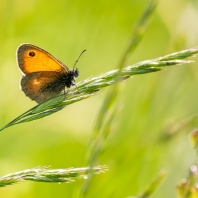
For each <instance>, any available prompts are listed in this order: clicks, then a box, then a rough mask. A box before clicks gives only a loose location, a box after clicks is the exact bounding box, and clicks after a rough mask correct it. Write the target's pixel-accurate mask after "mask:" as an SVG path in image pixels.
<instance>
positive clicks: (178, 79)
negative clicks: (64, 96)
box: [0, 0, 198, 198]
mask: <svg viewBox="0 0 198 198" xmlns="http://www.w3.org/2000/svg"><path fill="white" fill-rule="evenodd" d="M147 2H148V1H147V0H122V1H113V0H109V1H106V0H100V1H91V0H84V1H78V0H58V1H52V0H42V1H39V0H28V1H26V0H9V1H7V0H0V27H1V31H0V43H1V47H0V125H1V126H3V125H5V124H6V123H8V122H9V121H11V120H12V119H14V118H15V117H17V116H18V115H20V114H22V113H23V112H25V111H26V110H28V109H30V108H32V107H33V106H35V105H36V103H35V102H33V101H31V100H30V99H29V98H27V97H25V95H24V93H23V92H22V91H20V89H19V80H20V78H21V73H20V72H19V70H18V68H17V65H16V57H15V54H16V48H17V47H18V45H20V44H21V43H32V44H34V45H37V46H39V47H41V48H43V49H45V50H47V51H49V52H50V53H52V54H53V55H54V56H55V57H56V58H58V59H59V60H61V61H62V62H64V63H65V64H66V65H67V66H68V67H70V68H71V67H72V66H73V64H74V61H75V60H76V59H77V57H78V56H79V54H80V52H81V51H82V50H84V49H87V52H86V53H85V54H83V56H82V58H81V59H80V62H79V63H78V68H79V70H80V77H79V78H78V79H77V82H79V81H81V80H84V79H86V78H88V77H91V76H95V75H99V74H101V73H104V72H107V71H109V70H112V69H114V68H116V67H117V64H118V62H119V61H120V58H121V57H122V55H123V52H124V49H125V48H126V46H127V43H128V41H129V38H130V36H131V32H132V29H133V26H134V24H135V22H136V21H137V19H138V17H139V16H140V15H141V13H142V12H143V10H144V9H145V7H146V5H147ZM197 21H198V1H197V0H174V1H172V0H160V1H159V3H158V7H157V9H156V11H155V12H154V14H153V16H152V17H151V20H150V24H149V26H148V29H147V31H146V34H145V36H144V38H143V40H142V41H141V43H140V45H139V46H138V48H137V49H136V51H135V53H134V54H133V55H132V56H131V58H130V60H129V63H128V65H131V64H133V63H136V62H138V61H142V60H146V59H151V58H155V57H158V56H162V55H166V54H168V53H172V52H175V51H179V50H182V49H187V48H190V47H194V46H196V45H198V22H197ZM194 60H195V63H194V64H189V65H183V66H175V67H171V68H170V69H169V70H165V71H162V72H156V73H152V74H146V75H139V76H134V77H133V78H131V79H129V80H128V81H126V82H125V83H123V89H122V92H121V93H120V101H119V105H118V108H119V114H118V115H117V116H116V121H115V126H114V130H113V131H112V133H111V135H110V136H109V138H108V140H107V142H106V145H105V149H104V151H103V153H102V154H101V155H100V158H99V161H98V164H101V165H107V166H108V167H109V171H108V172H106V173H105V174H100V175H97V176H96V177H95V178H94V180H93V182H92V184H91V187H90V190H89V192H88V194H87V197H127V196H130V195H137V194H139V193H141V192H142V191H143V190H144V189H145V188H146V187H147V185H148V184H149V183H151V182H152V180H153V179H154V178H155V176H156V175H157V174H158V172H159V171H160V170H161V169H163V168H165V169H167V170H168V175H167V177H166V179H165V180H164V182H163V183H162V185H160V187H159V188H158V189H157V191H156V192H155V194H154V195H153V197H160V198H163V197H174V196H175V186H176V185H177V183H178V182H180V181H181V179H182V178H184V177H185V176H186V175H187V173H188V169H189V167H190V165H191V164H192V163H193V161H194V159H195V151H194V150H193V149H192V148H191V146H190V143H189V133H190V131H191V130H192V129H194V128H196V127H197V125H198V122H197V121H198V119H197V117H196V113H197V110H198V103H197V101H198V92H197V90H198V67H197V65H198V59H197V58H194ZM126 66H127V65H126ZM107 91H108V88H105V89H104V90H102V91H101V92H100V93H98V94H97V95H95V96H94V97H92V98H89V99H87V100H84V101H81V102H78V103H75V104H73V105H70V106H68V107H67V108H65V109H64V110H62V111H60V112H58V113H55V114H53V115H51V116H49V117H46V118H44V119H41V120H37V121H33V122H29V123H25V124H20V125H16V126H13V127H10V128H8V129H5V130H4V131H1V132H0V175H1V176H3V175H5V174H8V173H12V172H15V171H20V170H24V169H28V168H33V167H37V166H45V165H50V166H51V168H67V167H81V166H84V165H85V164H84V159H85V153H86V149H87V144H88V142H89V139H90V137H91V134H92V131H93V127H94V125H95V122H96V118H97V114H98V112H99V110H100V107H101V105H102V103H103V100H104V98H105V95H106V93H107ZM192 118H193V119H192ZM167 134H169V135H168V136H167ZM174 134H175V135H174ZM165 137H166V138H165ZM82 182H83V181H82V180H78V181H76V182H74V183H72V184H57V183H55V184H47V183H36V182H22V183H20V184H17V185H13V186H10V187H6V188H1V189H0V197H2V198H4V197H6V198H18V197H20V198H23V197H28V198H35V197H36V198H44V197H48V198H50V197H77V195H78V192H79V189H80V188H81V185H82Z"/></svg>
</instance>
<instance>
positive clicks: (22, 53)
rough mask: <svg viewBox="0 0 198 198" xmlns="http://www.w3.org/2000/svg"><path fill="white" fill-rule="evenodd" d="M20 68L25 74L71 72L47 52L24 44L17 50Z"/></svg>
mask: <svg viewBox="0 0 198 198" xmlns="http://www.w3.org/2000/svg"><path fill="white" fill-rule="evenodd" d="M17 62H18V66H19V68H20V69H21V71H22V72H23V73H24V74H29V73H33V72H40V71H58V72H65V73H67V72H68V71H69V68H68V67H67V66H66V65H64V64H63V63H62V62H61V61H59V60H57V59H56V58H55V57H53V56H52V55H51V54H50V53H48V52H46V51H45V50H43V49H41V48H39V47H37V46H34V45H31V44H22V45H20V46H19V48H18V50H17Z"/></svg>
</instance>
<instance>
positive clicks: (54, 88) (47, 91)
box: [17, 44, 79, 103]
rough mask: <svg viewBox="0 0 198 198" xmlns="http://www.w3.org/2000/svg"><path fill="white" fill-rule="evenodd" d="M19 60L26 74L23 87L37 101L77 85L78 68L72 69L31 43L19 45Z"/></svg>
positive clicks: (20, 66)
mask: <svg viewBox="0 0 198 198" xmlns="http://www.w3.org/2000/svg"><path fill="white" fill-rule="evenodd" d="M17 62H18V66H19V68H20V70H21V71H22V72H23V74H24V75H23V76H22V79H21V89H22V91H23V92H24V93H25V94H26V96H28V97H30V98H31V99H32V100H35V101H36V102H37V103H42V102H44V101H45V100H47V99H50V98H52V97H54V96H56V95H57V94H59V93H60V92H61V91H63V90H64V89H65V87H67V88H70V87H71V86H73V85H75V79H76V78H77V77H78V76H79V71H78V69H72V70H70V69H69V68H68V67H67V66H66V65H64V64H63V63H62V62H60V61H59V60H57V59H56V58H55V57H53V56H52V55H51V54H49V53H48V52H46V51H45V50H43V49H41V48H39V47H37V46H34V45H31V44H22V45H20V46H19V48H18V50H17Z"/></svg>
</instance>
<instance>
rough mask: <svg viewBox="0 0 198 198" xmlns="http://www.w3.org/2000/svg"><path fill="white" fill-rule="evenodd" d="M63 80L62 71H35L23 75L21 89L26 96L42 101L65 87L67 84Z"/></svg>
mask: <svg viewBox="0 0 198 198" xmlns="http://www.w3.org/2000/svg"><path fill="white" fill-rule="evenodd" d="M63 75H64V74H63ZM61 82H62V81H61V76H60V73H57V72H50V71H48V72H34V73H31V74H27V75H25V76H23V77H22V79H21V89H22V90H23V92H24V93H25V94H26V96H28V97H30V98H31V99H32V100H35V101H36V102H37V103H42V102H44V101H45V100H47V99H49V98H52V97H54V96H56V95H57V94H58V93H60V92H61V91H62V90H63V89H64V87H65V84H64V83H61Z"/></svg>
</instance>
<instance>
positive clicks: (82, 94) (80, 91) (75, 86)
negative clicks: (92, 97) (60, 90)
mask: <svg viewBox="0 0 198 198" xmlns="http://www.w3.org/2000/svg"><path fill="white" fill-rule="evenodd" d="M74 86H75V87H76V89H77V90H78V92H79V93H80V95H81V96H82V97H83V98H84V95H83V94H82V92H81V91H80V90H79V89H78V86H77V85H76V84H74Z"/></svg>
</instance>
